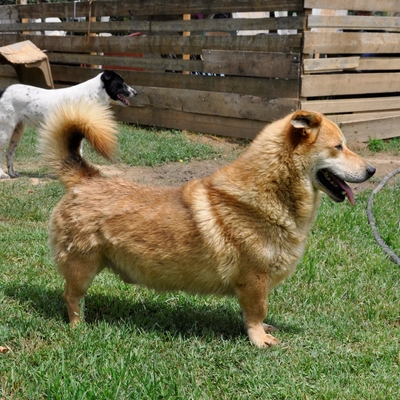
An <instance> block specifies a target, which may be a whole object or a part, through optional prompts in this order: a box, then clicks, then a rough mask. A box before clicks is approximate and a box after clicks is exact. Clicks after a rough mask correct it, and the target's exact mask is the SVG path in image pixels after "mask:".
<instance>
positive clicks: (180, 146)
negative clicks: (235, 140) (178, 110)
mask: <svg viewBox="0 0 400 400" xmlns="http://www.w3.org/2000/svg"><path fill="white" fill-rule="evenodd" d="M118 127H119V137H118V140H119V149H118V151H117V152H116V154H115V156H114V159H113V162H114V163H122V164H126V165H138V166H150V167H154V166H157V165H162V164H165V163H168V162H188V161H191V160H194V159H198V160H207V159H214V158H218V157H221V156H222V155H221V151H220V149H219V148H218V147H215V146H211V145H209V144H207V143H204V142H202V141H201V138H202V135H201V134H195V133H191V134H184V133H182V132H181V131H177V130H169V129H164V130H158V129H155V128H153V129H145V128H143V127H140V126H132V125H128V124H122V123H121V124H118ZM83 148H84V154H85V158H87V159H88V160H89V161H90V162H93V163H96V164H100V165H104V164H109V163H108V162H107V161H106V160H104V158H102V157H101V156H99V155H97V154H95V153H94V151H92V150H91V148H90V147H89V146H88V145H87V144H86V142H84V143H83ZM14 164H15V169H16V170H17V171H20V170H21V168H19V165H23V166H24V172H26V173H27V174H30V173H31V174H37V173H39V174H40V173H45V171H46V168H45V167H44V166H42V165H41V159H40V155H39V154H38V153H37V135H36V132H35V130H33V129H30V128H28V129H27V131H26V132H25V134H24V137H23V140H22V141H21V143H20V146H19V147H18V149H17V155H16V160H15V162H14ZM27 164H29V165H27Z"/></svg>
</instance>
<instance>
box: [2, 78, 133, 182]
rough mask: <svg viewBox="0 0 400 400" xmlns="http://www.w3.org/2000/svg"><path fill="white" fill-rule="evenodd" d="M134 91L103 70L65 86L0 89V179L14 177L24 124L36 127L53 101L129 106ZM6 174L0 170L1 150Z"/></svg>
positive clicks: (51, 107) (22, 86)
mask: <svg viewBox="0 0 400 400" xmlns="http://www.w3.org/2000/svg"><path fill="white" fill-rule="evenodd" d="M135 95H136V91H135V90H134V89H132V88H131V87H129V86H128V85H127V84H126V83H125V82H124V80H123V79H122V77H121V76H120V75H118V74H117V73H115V72H113V71H108V70H105V71H104V72H102V73H101V74H99V75H97V76H96V77H95V78H92V79H90V80H88V81H86V82H83V83H81V84H79V85H76V86H72V87H69V88H65V89H55V90H54V89H41V88H37V87H34V86H28V85H22V84H16V85H11V86H9V87H7V88H6V89H5V90H3V91H0V179H9V178H16V177H18V173H16V172H15V171H14V165H13V163H14V155H15V149H16V148H17V146H18V144H19V142H20V140H21V138H22V135H23V133H24V131H25V127H26V125H29V126H32V127H37V126H38V125H39V124H40V123H41V122H43V121H44V119H45V117H46V116H47V115H48V114H49V113H50V112H51V111H52V109H53V107H54V106H56V105H57V104H59V103H61V102H64V101H66V100H68V99H73V100H75V99H76V100H77V101H78V100H79V99H81V98H87V99H95V100H96V101H99V102H100V103H103V104H109V103H117V104H119V105H123V106H129V101H128V100H127V98H130V97H134V96H135ZM8 144H9V146H8V150H7V153H6V160H7V169H8V174H6V173H5V172H4V170H3V169H2V157H3V152H4V149H5V148H6V147H7V145H8Z"/></svg>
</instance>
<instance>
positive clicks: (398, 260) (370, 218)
mask: <svg viewBox="0 0 400 400" xmlns="http://www.w3.org/2000/svg"><path fill="white" fill-rule="evenodd" d="M398 173H400V168H397V169H395V170H394V171H392V172H390V173H389V174H387V175H386V176H385V177H384V178H383V179H382V181H381V182H380V183H379V185H378V186H377V187H376V188H375V189H374V190H373V191H372V193H371V196H370V197H369V200H368V205H367V215H368V222H369V224H370V225H371V228H372V232H373V234H374V237H375V240H376V241H377V242H378V244H379V246H381V247H382V249H383V251H384V252H385V253H386V254H387V255H388V256H389V257H390V258H391V259H392V261H393V262H395V263H396V264H398V265H400V257H398V256H397V255H396V254H395V253H394V251H393V250H392V249H391V248H390V247H389V246H388V245H387V244H386V243H385V241H384V240H383V239H382V237H381V235H380V234H379V232H378V228H377V227H376V222H375V218H374V214H373V213H372V204H373V202H374V197H375V195H376V194H377V193H378V192H379V191H380V190H381V189H382V188H383V187H384V186H385V185H386V183H387V182H388V181H389V179H391V178H393V177H394V176H395V175H397V174H398Z"/></svg>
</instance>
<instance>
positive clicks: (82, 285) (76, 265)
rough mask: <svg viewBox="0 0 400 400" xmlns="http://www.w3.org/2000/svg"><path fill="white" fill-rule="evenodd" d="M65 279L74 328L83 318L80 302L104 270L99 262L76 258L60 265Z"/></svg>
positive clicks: (66, 299) (68, 305) (67, 300)
mask: <svg viewBox="0 0 400 400" xmlns="http://www.w3.org/2000/svg"><path fill="white" fill-rule="evenodd" d="M58 270H59V271H60V273H61V274H62V275H63V276H64V278H65V291H64V299H65V302H66V305H67V310H68V316H69V321H70V323H71V326H72V327H74V326H75V325H76V324H77V323H78V322H79V321H80V320H81V319H82V317H83V315H82V314H83V313H82V312H81V309H80V306H79V302H80V301H81V300H82V299H83V297H84V296H85V294H86V292H87V290H88V288H89V286H90V284H91V283H92V281H93V279H94V278H95V276H96V275H97V274H98V273H99V272H100V271H101V270H102V268H101V267H99V263H98V260H93V259H91V258H90V257H82V256H81V257H74V258H73V259H72V260H71V259H69V260H68V261H67V262H66V263H63V264H62V265H60V264H59V265H58Z"/></svg>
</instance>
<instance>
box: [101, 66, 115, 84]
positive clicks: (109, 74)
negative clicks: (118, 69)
mask: <svg viewBox="0 0 400 400" xmlns="http://www.w3.org/2000/svg"><path fill="white" fill-rule="evenodd" d="M114 74H115V72H113V71H110V70H108V69H106V70H105V71H104V72H103V75H102V78H103V81H108V80H110V79H111V78H112V77H113V76H114Z"/></svg>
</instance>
